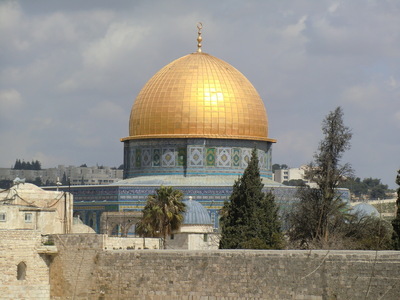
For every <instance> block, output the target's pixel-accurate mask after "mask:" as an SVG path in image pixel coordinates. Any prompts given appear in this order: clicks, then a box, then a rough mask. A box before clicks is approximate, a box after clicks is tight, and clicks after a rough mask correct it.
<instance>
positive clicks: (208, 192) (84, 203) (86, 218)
mask: <svg viewBox="0 0 400 300" xmlns="http://www.w3.org/2000/svg"><path fill="white" fill-rule="evenodd" d="M156 188H158V187H155V186H112V187H106V186H87V187H84V186H82V187H74V188H72V187H71V189H70V191H71V193H73V195H74V215H75V216H76V215H78V214H79V216H80V218H81V220H82V221H83V222H84V223H85V224H87V225H89V226H91V227H92V228H94V229H95V230H96V231H97V232H99V230H100V228H99V224H100V216H101V214H102V212H104V211H141V210H142V209H143V208H144V206H145V205H146V200H147V197H148V195H150V194H153V193H154V191H155V189H156ZM174 188H176V189H179V190H181V191H182V192H183V194H184V199H186V200H187V199H189V197H190V196H191V197H192V199H193V200H195V201H198V202H199V203H201V204H202V205H203V206H204V207H205V208H206V209H207V210H208V212H209V214H210V217H211V220H213V222H214V227H215V228H218V227H219V211H220V209H221V208H222V206H223V205H224V202H225V201H228V200H229V197H230V195H231V194H232V186H222V187H212V186H207V187H205V186H204V187H190V186H177V187H174ZM60 189H61V190H65V191H68V188H63V187H60ZM264 192H272V193H273V194H274V195H275V201H276V203H277V204H278V206H279V211H280V214H281V215H285V214H286V213H287V212H288V211H290V210H291V208H292V206H293V203H295V202H296V201H298V199H297V198H296V192H297V188H296V187H292V186H282V187H280V186H279V187H264ZM337 193H338V195H340V197H341V198H342V199H343V200H345V201H350V192H349V190H348V189H337ZM282 226H283V227H284V228H285V224H282Z"/></svg>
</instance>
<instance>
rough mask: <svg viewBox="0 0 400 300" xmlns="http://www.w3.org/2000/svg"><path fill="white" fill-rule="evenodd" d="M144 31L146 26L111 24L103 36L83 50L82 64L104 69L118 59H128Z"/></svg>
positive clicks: (124, 23) (144, 34)
mask: <svg viewBox="0 0 400 300" xmlns="http://www.w3.org/2000/svg"><path fill="white" fill-rule="evenodd" d="M146 33H147V29H146V28H143V27H139V26H134V25H133V24H128V23H127V22H123V23H113V24H111V25H110V27H109V28H108V30H107V32H106V34H105V36H104V37H103V38H101V39H99V40H95V41H93V42H91V43H90V45H89V46H88V47H87V48H86V49H85V50H84V52H83V61H84V65H87V66H90V67H93V68H95V69H104V68H108V67H110V66H113V64H114V63H115V62H116V61H118V60H125V59H129V57H130V56H131V55H132V54H133V53H134V49H135V47H136V46H137V45H138V44H139V43H140V42H141V41H142V40H143V39H144V38H145V36H146Z"/></svg>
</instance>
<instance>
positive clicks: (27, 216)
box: [25, 213, 32, 223]
mask: <svg viewBox="0 0 400 300" xmlns="http://www.w3.org/2000/svg"><path fill="white" fill-rule="evenodd" d="M25 223H32V214H31V213H26V214H25Z"/></svg>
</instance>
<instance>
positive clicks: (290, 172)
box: [274, 165, 315, 187]
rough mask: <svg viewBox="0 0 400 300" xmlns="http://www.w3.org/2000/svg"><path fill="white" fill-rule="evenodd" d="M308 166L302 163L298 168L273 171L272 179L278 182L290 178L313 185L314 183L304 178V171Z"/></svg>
mask: <svg viewBox="0 0 400 300" xmlns="http://www.w3.org/2000/svg"><path fill="white" fill-rule="evenodd" d="M307 168H308V166H306V165H303V166H301V167H299V168H290V169H280V170H275V171H274V180H275V181H276V182H279V183H283V182H285V181H290V180H299V179H301V180H303V181H304V183H305V184H307V185H309V186H311V187H314V186H315V183H314V182H310V181H309V180H308V179H305V172H306V170H307Z"/></svg>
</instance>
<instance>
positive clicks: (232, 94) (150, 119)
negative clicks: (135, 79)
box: [122, 52, 273, 141]
mask: <svg viewBox="0 0 400 300" xmlns="http://www.w3.org/2000/svg"><path fill="white" fill-rule="evenodd" d="M148 138H224V139H246V140H261V141H273V140H270V139H269V138H268V120H267V113H266V109H265V107H264V104H263V101H262V100H261V98H260V96H259V95H258V93H257V91H256V89H255V88H254V87H253V85H252V84H251V83H250V81H249V80H247V78H246V77H245V76H244V75H243V74H242V73H240V72H239V71H238V70H237V69H235V68H234V67H232V66H231V65H230V64H228V63H226V62H224V61H223V60H220V59H218V58H216V57H214V56H212V55H209V54H206V53H202V52H196V53H192V54H189V55H186V56H183V57H181V58H179V59H177V60H175V61H173V62H171V63H169V64H168V65H166V66H165V67H163V68H162V69H161V70H160V71H158V72H157V73H156V74H155V75H154V76H153V77H152V78H151V79H150V80H149V81H148V82H147V83H146V85H145V86H144V87H143V89H142V90H141V91H140V93H139V95H138V96H137V98H136V100H135V102H134V104H133V107H132V110H131V115H130V121H129V136H128V137H126V138H124V139H122V140H123V141H125V140H131V139H148Z"/></svg>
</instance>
